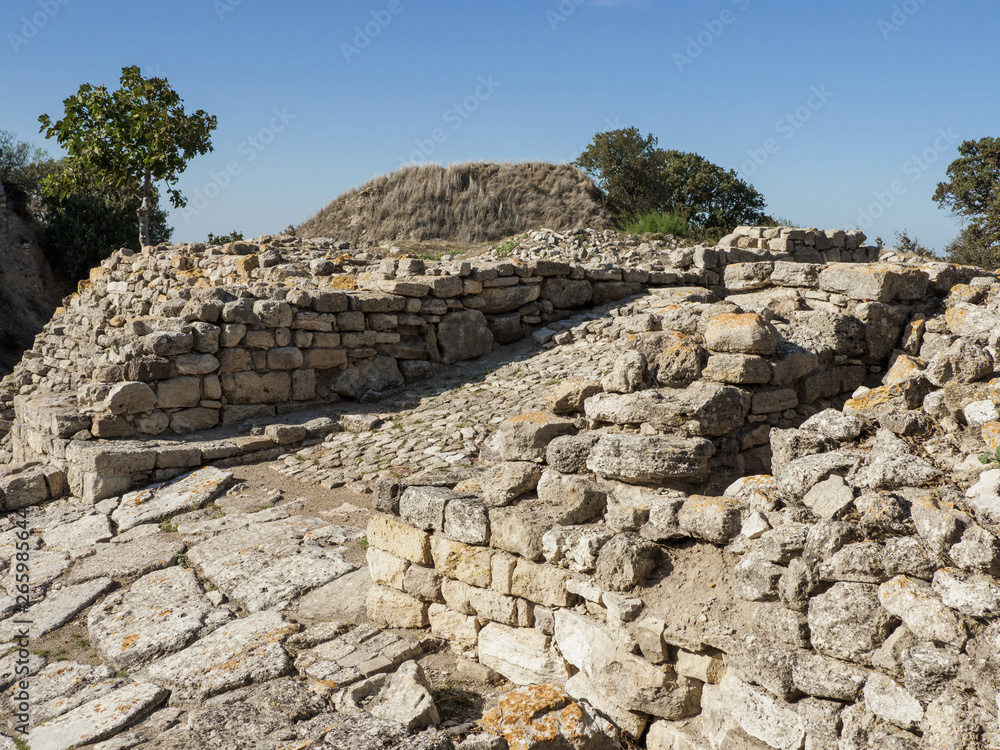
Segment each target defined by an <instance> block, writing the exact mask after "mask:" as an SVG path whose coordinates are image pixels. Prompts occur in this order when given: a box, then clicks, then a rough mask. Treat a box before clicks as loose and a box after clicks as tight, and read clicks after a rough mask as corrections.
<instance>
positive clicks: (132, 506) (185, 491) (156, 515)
mask: <svg viewBox="0 0 1000 750" xmlns="http://www.w3.org/2000/svg"><path fill="white" fill-rule="evenodd" d="M232 477H233V475H232V472H228V471H222V470H221V469H217V468H215V467H214V466H206V467H204V468H202V469H198V470H197V471H193V472H191V473H190V474H186V475H185V476H183V477H181V478H180V479H175V480H174V481H172V482H170V483H168V484H162V485H154V486H153V487H147V488H146V489H142V490H137V491H135V492H129V493H128V494H126V495H125V496H124V497H123V498H122V502H121V504H120V505H119V506H118V508H117V510H115V511H114V512H113V513H112V514H111V519H112V520H113V521H114V522H115V523H116V524H118V530H119V531H127V530H128V529H131V528H132V527H133V526H138V525H139V524H142V523H150V522H155V521H162V520H163V519H165V518H169V517H170V516H172V515H174V514H176V513H181V512H182V511H186V510H194V509H195V508H200V507H201V506H202V505H204V504H205V503H207V502H209V501H211V500H213V499H215V497H217V496H218V495H219V493H221V492H222V490H224V489H225V487H226V483H227V482H229V480H230V479H232Z"/></svg>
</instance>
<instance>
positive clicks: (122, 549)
mask: <svg viewBox="0 0 1000 750" xmlns="http://www.w3.org/2000/svg"><path fill="white" fill-rule="evenodd" d="M184 549H185V546H184V543H183V542H179V541H176V540H171V539H167V538H165V537H163V536H160V537H159V538H157V537H155V536H154V537H149V538H146V539H138V540H136V541H134V542H128V543H127V544H115V545H112V546H111V547H110V548H109V549H105V550H102V551H101V552H98V553H97V554H96V555H92V556H91V557H87V558H84V559H83V560H80V561H78V562H77V563H76V565H74V566H73V570H72V571H70V574H69V581H70V583H77V582H80V581H87V580H90V579H91V578H100V577H102V576H106V577H108V578H117V579H125V578H134V577H135V576H144V575H146V574H147V573H152V572H153V571H154V570H162V569H163V568H169V567H170V566H171V565H175V564H176V562H177V555H179V554H181V553H182V552H183V551H184Z"/></svg>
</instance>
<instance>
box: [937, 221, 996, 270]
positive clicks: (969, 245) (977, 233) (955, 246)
mask: <svg viewBox="0 0 1000 750" xmlns="http://www.w3.org/2000/svg"><path fill="white" fill-rule="evenodd" d="M944 258H945V260H946V261H948V262H949V263H958V264H959V265H963V266H979V267H980V268H983V269H985V270H987V271H995V270H997V269H998V268H1000V243H998V241H997V239H996V236H995V235H994V234H992V233H991V232H989V231H988V230H986V229H984V228H983V227H981V226H979V225H978V224H970V225H969V226H967V227H966V228H965V229H963V230H962V231H961V232H960V233H959V235H958V237H956V238H955V239H953V240H952V241H951V242H950V243H948V245H947V246H946V247H945V249H944Z"/></svg>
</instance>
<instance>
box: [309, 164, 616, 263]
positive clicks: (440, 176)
mask: <svg viewBox="0 0 1000 750" xmlns="http://www.w3.org/2000/svg"><path fill="white" fill-rule="evenodd" d="M610 226H611V215H610V214H609V213H608V211H607V210H606V209H605V208H604V206H603V204H602V202H601V193H600V191H599V190H598V189H597V187H596V186H595V185H594V183H593V181H592V180H591V179H590V178H589V177H587V175H585V174H584V173H583V172H581V171H580V170H578V169H577V168H576V167H572V166H570V165H569V164H547V163H545V162H529V163H523V164H512V163H504V164H490V163H482V162H480V163H467V164H453V165H451V166H448V167H442V166H440V165H437V164H421V165H415V166H409V167H404V168H402V169H400V170H399V171H398V172H393V173H392V174H390V175H382V176H379V177H376V178H374V179H373V180H371V181H370V182H368V183H366V184H365V185H362V186H361V187H359V188H355V189H354V190H351V191H349V192H347V193H344V194H343V195H341V196H340V197H338V198H336V199H335V200H334V201H333V202H332V203H330V204H329V205H328V206H327V207H326V208H324V209H323V210H322V211H320V212H319V213H318V214H316V215H315V216H314V217H312V218H311V219H309V220H308V221H307V222H305V223H304V224H302V225H301V226H299V227H298V228H297V230H296V234H298V236H300V237H305V238H315V237H333V238H336V239H341V240H348V241H350V242H352V243H354V244H356V245H362V246H364V245H372V244H378V243H382V242H393V241H400V240H449V241H453V242H468V243H475V242H492V241H494V240H500V239H503V238H505V237H510V236H511V235H515V234H519V233H520V232H524V231H526V230H529V229H540V228H542V227H546V228H548V229H554V230H556V231H561V230H568V229H575V228H578V227H590V228H593V229H604V228H607V227H610Z"/></svg>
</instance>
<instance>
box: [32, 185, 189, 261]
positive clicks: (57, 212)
mask: <svg viewBox="0 0 1000 750" xmlns="http://www.w3.org/2000/svg"><path fill="white" fill-rule="evenodd" d="M141 203H142V201H141V200H139V198H136V197H135V196H132V195H130V194H127V193H125V192H124V191H121V190H113V189H112V190H97V189H94V190H92V191H89V192H80V193H74V194H72V195H69V196H67V197H66V198H63V199H62V200H56V199H54V198H46V199H45V201H44V203H43V207H44V214H43V216H42V217H41V219H42V222H43V224H45V227H46V230H45V241H44V250H45V255H46V257H47V258H48V260H49V263H50V264H51V265H52V269H53V270H54V271H55V272H56V273H57V274H59V275H61V276H64V277H66V278H67V279H68V280H71V281H76V280H79V279H83V278H86V277H87V274H88V273H89V272H90V269H91V268H93V267H94V266H96V265H99V264H100V262H101V261H102V260H104V259H105V258H107V257H108V256H109V255H111V253H113V252H114V251H115V250H117V249H119V248H121V247H128V248H131V249H132V250H135V251H138V250H140V249H141V248H140V247H139V235H138V234H137V233H136V231H135V227H136V211H137V210H138V208H139V206H140V204H141ZM149 231H150V238H151V240H152V242H153V243H154V244H156V243H159V242H166V241H168V240H169V239H170V235H171V234H172V232H173V230H172V229H171V228H170V227H168V226H167V215H166V213H165V212H164V211H163V209H161V208H160V207H159V202H158V201H157V199H156V196H154V198H153V208H152V210H151V211H150V212H149Z"/></svg>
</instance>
